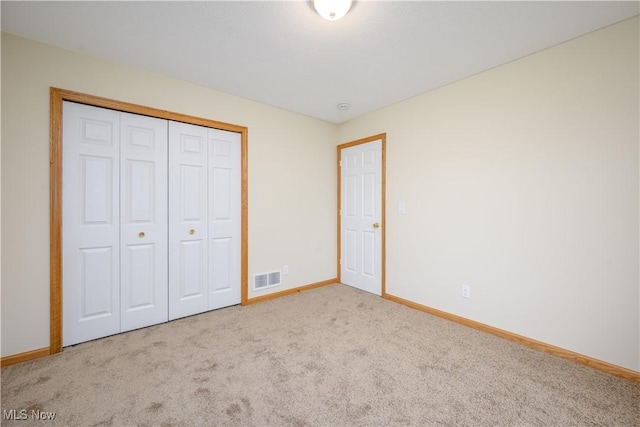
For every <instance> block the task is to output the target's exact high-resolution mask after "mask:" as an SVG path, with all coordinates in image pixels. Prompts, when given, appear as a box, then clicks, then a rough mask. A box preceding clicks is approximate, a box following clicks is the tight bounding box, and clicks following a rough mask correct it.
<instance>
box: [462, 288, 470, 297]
mask: <svg viewBox="0 0 640 427" xmlns="http://www.w3.org/2000/svg"><path fill="white" fill-rule="evenodd" d="M462 298H471V286H469V285H462Z"/></svg>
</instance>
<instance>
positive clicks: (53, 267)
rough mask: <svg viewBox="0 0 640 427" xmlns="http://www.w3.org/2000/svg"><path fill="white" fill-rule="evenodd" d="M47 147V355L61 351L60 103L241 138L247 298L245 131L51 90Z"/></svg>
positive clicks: (244, 296)
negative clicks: (105, 109)
mask: <svg viewBox="0 0 640 427" xmlns="http://www.w3.org/2000/svg"><path fill="white" fill-rule="evenodd" d="M49 95H50V145H49V163H50V170H49V182H50V184H49V185H50V187H49V206H50V216H49V246H50V247H49V249H50V255H49V259H50V296H49V298H50V344H49V346H50V347H49V354H55V353H59V352H61V351H62V313H63V312H62V304H63V301H62V283H63V281H62V277H63V274H64V272H63V271H62V214H63V212H62V149H63V140H62V103H63V101H71V102H77V103H80V104H86V105H92V106H95V107H103V108H109V109H111V110H117V111H124V112H127V113H133V114H140V115H145V116H150V117H157V118H160V119H167V120H173V121H176V122H184V123H190V124H194V125H199V126H205V127H209V128H214V129H221V130H226V131H230V132H237V133H239V134H240V135H241V138H240V142H241V161H240V162H241V172H240V174H241V178H240V179H241V187H240V192H241V194H240V200H241V213H240V215H241V218H240V224H241V225H240V227H241V230H240V232H241V239H240V242H241V243H240V246H241V248H240V293H241V304H242V305H246V304H247V298H248V257H249V247H248V161H247V160H248V151H247V149H248V148H247V145H248V129H247V128H246V127H245V126H238V125H233V124H229V123H223V122H218V121H215V120H209V119H203V118H200V117H194V116H189V115H186V114H180V113H174V112H171V111H165V110H159V109H157V108H151V107H145V106H142V105H136V104H130V103H127V102H121V101H115V100H112V99H108V98H102V97H98V96H93V95H87V94H84V93H80V92H74V91H70V90H65V89H59V88H54V87H52V88H50V92H49Z"/></svg>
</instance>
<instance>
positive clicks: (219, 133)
mask: <svg viewBox="0 0 640 427" xmlns="http://www.w3.org/2000/svg"><path fill="white" fill-rule="evenodd" d="M208 137H209V310H214V309H216V308H221V307H228V306H230V305H235V304H240V298H241V297H240V270H241V265H240V258H241V257H240V251H241V247H240V233H241V225H240V217H241V215H240V209H241V208H240V206H241V199H240V197H241V191H242V190H241V183H240V181H241V178H240V166H241V165H240V161H241V154H240V151H241V141H240V134H239V133H236V132H228V131H223V130H219V129H209V130H208Z"/></svg>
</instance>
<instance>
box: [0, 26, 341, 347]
mask: <svg viewBox="0 0 640 427" xmlns="http://www.w3.org/2000/svg"><path fill="white" fill-rule="evenodd" d="M50 86H54V87H59V88H63V89H69V90H74V91H78V92H83V93H87V94H91V95H97V96H103V97H107V98H112V99H117V100H120V101H126V102H132V103H135V104H141V105H146V106H150V107H155V108H160V109H165V110H169V111H174V112H179V113H184V114H190V115H193V116H198V117H204V118H208V119H212V120H218V121H223V122H228V123H233V124H237V125H242V126H247V127H248V129H249V275H250V277H251V275H252V274H254V273H261V272H266V271H272V270H277V269H280V268H281V267H282V266H283V265H284V264H287V265H288V266H289V272H290V274H289V275H288V276H283V279H284V283H283V286H280V287H277V288H272V289H271V290H270V291H271V292H274V291H281V290H284V289H287V288H292V287H297V286H301V285H306V284H308V283H313V282H318V281H322V280H327V279H331V278H334V277H335V275H336V268H335V259H336V248H335V227H336V220H335V209H336V201H335V187H336V184H335V182H336V178H335V176H336V170H335V166H334V159H335V141H336V139H337V138H336V135H337V127H336V126H335V125H333V124H330V123H326V122H323V121H319V120H315V119H311V118H308V117H305V116H301V115H298V114H293V113H290V112H286V111H283V110H280V109H277V108H273V107H269V106H266V105H262V104H259V103H256V102H251V101H247V100H245V99H241V98H238V97H234V96H229V95H225V94H222V93H219V92H215V91H212V90H208V89H205V88H203V87H199V86H196V85H193V84H189V83H185V82H182V81H178V80H175V79H171V78H167V77H163V76H160V75H157V74H153V73H149V72H145V71H141V70H137V69H132V68H129V67H125V66H121V65H118V64H114V63H111V62H106V61H102V60H98V59H95V58H91V57H89V56H85V55H79V54H75V53H71V52H68V51H65V50H61V49H57V48H53V47H50V46H47V45H44V44H41V43H36V42H33V41H29V40H26V39H23V38H19V37H15V36H13V35H9V34H4V33H3V34H2V248H3V252H2V356H7V355H13V354H17V353H21V352H25V351H29V350H34V349H39V348H43V347H47V346H48V345H49V223H48V221H49V176H48V173H49V164H48V155H49V152H48V150H49V128H48V126H49V87H50ZM294 178H295V179H294ZM301 201H303V202H304V203H301ZM263 293H266V292H264V291H263ZM263 293H256V294H253V293H251V291H250V295H249V296H250V297H252V296H257V295H262V294H263Z"/></svg>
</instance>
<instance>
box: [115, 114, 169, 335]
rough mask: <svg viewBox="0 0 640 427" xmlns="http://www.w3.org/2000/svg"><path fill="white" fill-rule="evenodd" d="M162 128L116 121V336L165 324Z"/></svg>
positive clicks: (146, 120) (134, 118)
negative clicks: (118, 317)
mask: <svg viewBox="0 0 640 427" xmlns="http://www.w3.org/2000/svg"><path fill="white" fill-rule="evenodd" d="M167 123H168V122H167V120H161V119H156V118H152V117H146V116H138V115H135V114H129V113H121V116H120V147H121V148H120V249H121V250H120V271H121V276H120V289H121V293H120V302H121V322H122V323H121V328H120V329H121V332H125V331H129V330H132V329H137V328H141V327H144V326H149V325H155V324H157V323H162V322H166V321H167V320H168V319H169V315H168V295H167V286H168V274H169V273H168V268H167V242H168V236H167V233H168V214H167V138H168V135H167Z"/></svg>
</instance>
